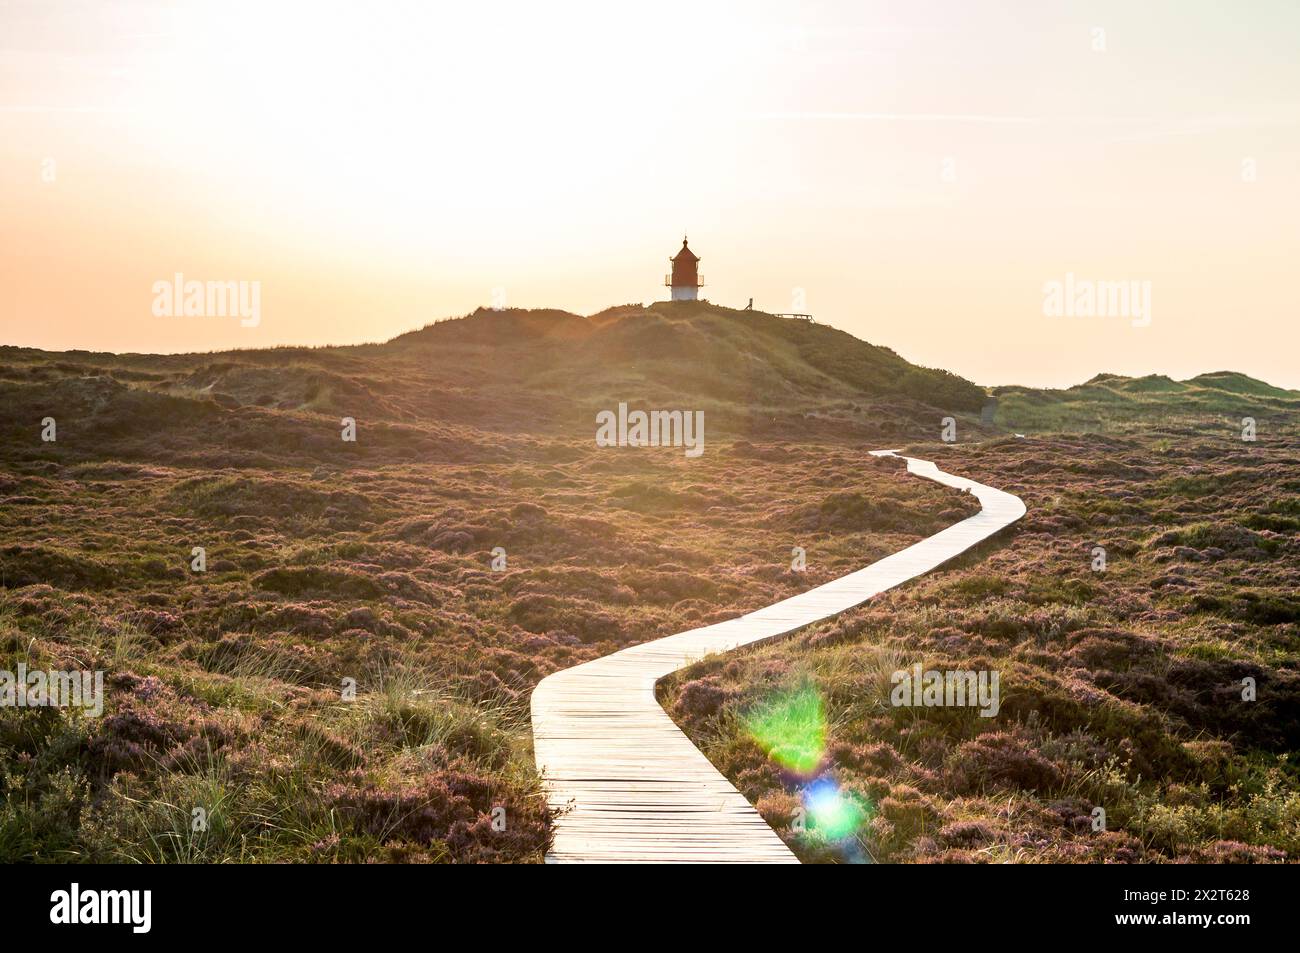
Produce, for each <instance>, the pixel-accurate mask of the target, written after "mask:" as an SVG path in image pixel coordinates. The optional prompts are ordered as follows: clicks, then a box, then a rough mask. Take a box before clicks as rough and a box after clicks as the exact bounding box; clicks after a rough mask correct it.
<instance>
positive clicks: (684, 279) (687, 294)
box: [664, 236, 703, 301]
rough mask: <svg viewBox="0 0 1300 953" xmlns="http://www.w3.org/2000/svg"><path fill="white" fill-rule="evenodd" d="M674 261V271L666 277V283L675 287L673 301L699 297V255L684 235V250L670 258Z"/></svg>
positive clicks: (692, 299)
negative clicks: (688, 245) (691, 247)
mask: <svg viewBox="0 0 1300 953" xmlns="http://www.w3.org/2000/svg"><path fill="white" fill-rule="evenodd" d="M668 260H669V261H671V262H672V263H673V273H672V274H671V275H669V276H668V277H667V278H665V279H664V284H665V285H667V286H668V287H670V288H672V289H673V297H672V300H673V301H695V300H696V299H697V298H698V297H699V289H700V288H702V287H703V285H701V284H700V274H699V270H698V265H699V261H700V259H699V257H698V256H697V255H696V254H695V252H693V251H691V250H690V248H688V247H687V245H686V237H685V236H682V250H681V251H679V252H678V253H677V257H675V258H670V259H668Z"/></svg>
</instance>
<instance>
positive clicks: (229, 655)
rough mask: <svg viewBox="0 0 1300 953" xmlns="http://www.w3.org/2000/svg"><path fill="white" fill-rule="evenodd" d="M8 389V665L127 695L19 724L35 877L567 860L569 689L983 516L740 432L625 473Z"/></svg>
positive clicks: (364, 424)
mask: <svg viewBox="0 0 1300 953" xmlns="http://www.w3.org/2000/svg"><path fill="white" fill-rule="evenodd" d="M332 359H333V358H332V357H331V356H330V355H328V353H327V354H326V355H325V356H323V357H322V360H323V361H329V360H332ZM253 360H254V361H262V360H265V355H258V356H256V357H255V358H253ZM179 361H180V359H178V358H177V359H168V358H155V359H151V362H152V363H151V366H155V367H158V368H163V369H164V370H160V371H157V372H156V373H158V374H163V375H164V376H167V375H171V376H175V375H176V374H180V373H181V371H177V370H166V368H168V366H169V365H171V364H174V363H177V362H179ZM218 363H219V362H218ZM377 367H378V365H371V366H370V368H369V370H370V375H371V376H367V375H362V379H364V380H369V381H371V382H372V383H371V384H369V385H367V386H370V387H378V384H375V383H373V381H374V380H377V379H378V378H379V376H380V375H379V374H378V372H377V371H376V368H377ZM150 373H151V375H152V374H153V373H155V372H150ZM216 373H221V374H224V375H225V377H223V381H224V382H225V384H226V385H227V386H229V384H230V380H231V375H232V373H233V372H232V371H231V370H230V369H229V368H225V369H223V370H221V371H220V372H218V371H208V372H205V373H203V374H199V373H197V372H192V371H189V370H185V371H184V374H185V378H184V379H185V380H186V382H187V383H186V384H185V386H186V387H189V388H196V387H199V386H200V385H202V384H203V383H204V381H206V380H208V379H209V378H210V377H211V375H212V374H216ZM27 375H30V376H31V377H32V378H33V379H34V381H24V382H22V383H15V382H14V378H23V377H25V376H27ZM6 376H7V377H8V379H9V383H8V384H6V385H4V386H5V387H6V388H7V393H8V396H9V397H10V398H11V401H10V406H11V407H13V408H15V414H14V416H12V417H10V418H7V422H6V426H7V427H8V430H7V431H6V433H5V443H4V457H3V460H2V461H0V463H2V466H0V500H3V506H0V586H2V588H0V667H4V668H7V669H11V670H12V669H14V668H15V667H16V666H17V665H18V664H19V663H20V662H22V663H24V664H26V665H28V666H29V667H31V668H34V667H37V666H39V667H42V668H56V669H64V668H66V669H83V668H89V669H98V670H103V671H104V672H105V673H106V682H107V684H106V692H105V711H104V715H103V717H101V718H98V719H96V718H89V717H86V716H84V715H82V714H79V713H77V712H73V711H67V710H59V709H50V708H29V709H17V708H5V709H3V710H0V763H2V764H3V769H2V773H0V857H2V858H3V859H5V860H11V861H12V860H37V861H69V860H72V861H107V862H170V861H186V862H225V861H235V862H278V861H293V862H322V863H328V862H519V861H525V862H531V861H538V860H540V859H541V858H542V856H543V854H544V852H545V850H546V847H547V844H548V842H549V836H550V830H551V826H552V824H553V821H554V817H553V816H552V814H551V813H550V812H549V811H548V810H547V809H546V806H545V803H544V800H543V798H542V796H541V790H540V786H539V779H538V776H537V772H536V769H535V767H534V764H533V758H532V750H531V741H530V738H531V736H530V728H529V723H528V697H529V693H530V691H531V689H532V687H533V686H534V685H535V684H536V683H537V682H538V681H539V680H540V679H541V678H543V677H544V676H545V675H547V674H548V673H550V672H552V671H555V670H557V669H560V668H565V667H568V666H571V665H574V664H577V663H579V662H582V661H585V660H587V659H591V658H596V657H598V656H601V655H604V654H607V653H609V652H612V651H615V650H617V649H618V648H619V647H621V646H624V645H627V644H631V643H632V642H636V641H642V640H645V639H650V638H655V637H658V636H662V635H668V634H671V633H672V632H675V631H679V630H681V629H684V628H688V627H691V626H694V625H700V624H704V623H707V622H710V621H715V620H718V619H722V618H726V617H729V616H731V615H733V614H735V613H736V612H743V611H747V610H750V609H755V608H758V607H760V606H762V605H765V604H767V603H769V602H772V601H775V600H777V599H780V598H782V597H784V596H787V595H791V594H793V593H795V592H798V591H801V590H802V589H804V588H807V587H808V586H811V585H815V584H816V583H818V582H823V581H827V580H829V579H831V578H834V577H835V576H837V575H840V574H842V573H844V572H848V571H850V570H852V569H855V568H857V567H858V566H860V565H861V564H862V562H863V561H864V560H865V559H871V558H878V557H880V556H883V555H885V554H887V553H888V552H890V551H892V550H894V549H897V548H900V547H902V546H905V545H907V544H908V543H910V542H912V541H914V540H916V539H919V538H921V537H923V536H925V535H928V534H930V533H933V532H935V531H936V530H938V529H940V528H942V527H943V526H945V525H947V524H949V523H951V522H953V521H955V520H957V519H960V518H961V517H962V516H964V515H966V514H967V513H969V512H972V511H973V504H972V503H971V501H970V500H968V499H966V498H963V497H961V496H960V495H958V494H954V493H951V492H949V491H946V490H943V489H941V488H939V487H935V486H932V485H927V484H923V483H921V482H920V481H917V480H915V479H914V478H910V477H908V476H907V475H906V474H905V473H904V472H903V471H902V470H901V469H900V468H899V467H898V465H897V464H896V463H894V462H890V461H885V462H882V461H877V460H875V459H874V458H871V457H869V456H867V455H866V454H865V453H864V452H863V450H862V448H861V447H860V446H858V445H855V444H853V443H851V442H849V441H845V440H838V441H832V442H829V443H816V444H813V443H804V442H795V441H786V440H779V441H776V440H765V439H761V438H758V437H757V436H756V437H755V439H753V440H737V439H725V438H721V437H720V438H719V439H718V440H717V441H716V442H712V443H711V444H710V446H709V448H708V451H707V452H706V453H705V454H704V455H703V456H702V457H701V458H699V459H697V460H688V459H686V458H685V457H684V456H683V455H682V454H681V453H680V451H677V450H675V449H673V448H662V449H657V450H656V449H650V450H642V451H637V450H598V449H597V448H596V447H595V445H594V442H592V441H591V439H590V435H589V434H585V431H586V429H589V428H586V427H585V425H584V436H585V439H573V438H570V439H567V440H566V439H560V438H559V437H556V436H554V435H549V436H546V437H545V438H539V437H537V436H535V435H534V434H532V433H530V432H525V431H520V430H517V429H511V428H509V427H503V428H502V429H486V428H487V424H486V422H484V421H482V420H477V421H468V422H457V423H454V424H453V423H447V422H445V421H442V420H437V419H435V420H432V421H423V420H419V419H410V420H405V421H399V420H393V421H392V422H379V423H373V422H371V421H369V420H367V419H366V418H365V417H364V416H362V411H360V410H356V411H354V412H355V413H357V415H358V416H361V417H362V421H361V427H360V433H359V438H358V441H357V443H356V444H347V443H344V442H342V441H341V440H340V428H339V419H338V417H337V416H334V415H333V414H332V413H331V414H326V413H317V412H314V411H313V410H311V409H310V408H306V407H293V408H288V407H286V408H277V407H275V406H273V403H274V402H273V401H261V402H260V403H259V402H258V401H257V400H256V399H255V400H254V401H253V402H252V403H250V404H248V405H243V404H238V403H237V402H232V401H230V400H227V399H225V398H224V397H222V395H220V394H213V393H208V394H206V395H202V394H198V393H189V394H187V395H185V396H179V395H178V394H175V393H173V394H169V395H164V394H162V393H160V390H173V391H175V390H178V388H176V387H172V388H159V387H156V386H155V385H156V384H158V380H157V379H155V377H154V376H150V375H146V376H145V377H144V379H143V381H142V380H139V379H135V378H133V377H132V375H129V374H125V373H124V372H123V370H122V368H121V367H120V366H118V367H112V368H106V367H102V366H99V365H95V366H93V367H92V366H90V365H87V364H77V363H67V364H64V365H62V366H58V367H57V369H54V368H52V367H51V366H50V365H47V364H45V363H42V362H36V363H34V364H32V365H30V366H28V367H27V368H26V369H25V370H24V369H22V368H17V367H12V366H11V367H10V368H9V369H8V372H7V375H6ZM236 378H237V379H238V380H246V381H249V382H252V383H254V384H256V387H273V386H284V380H283V379H281V378H278V377H277V376H276V375H269V374H268V375H265V376H258V375H255V374H253V373H252V372H251V371H249V370H243V371H240V372H239V374H238V375H236ZM287 378H288V379H289V380H292V374H291V373H290V374H288V375H287ZM354 381H355V379H354ZM250 386H251V385H250ZM320 386H321V388H322V390H321V391H318V392H317V393H316V397H317V398H320V394H321V393H322V392H323V389H324V388H326V387H328V388H329V389H330V391H331V393H334V394H336V395H337V394H338V393H340V392H350V391H351V390H352V389H355V388H360V387H362V386H363V385H362V384H360V383H355V382H354V384H353V385H352V386H350V387H344V386H342V385H341V384H340V383H339V382H337V381H333V380H332V379H331V378H328V377H324V378H322V379H321V382H320ZM412 389H413V390H415V389H417V388H415V387H414V385H413V387H412ZM392 400H393V401H394V402H395V406H396V403H397V401H398V398H396V397H393V398H392ZM47 414H50V415H53V416H55V417H56V419H58V421H59V433H58V439H57V441H55V442H53V443H42V442H41V441H40V440H39V438H38V434H39V422H40V420H41V418H42V417H43V416H45V415H47ZM394 416H395V417H397V416H400V414H397V413H395V414H394ZM453 435H454V436H453ZM794 546H801V547H804V548H805V549H806V550H807V552H808V567H807V570H806V571H804V572H796V571H793V570H792V569H791V561H792V556H791V551H792V548H793V547H794ZM195 547H202V549H203V551H204V559H205V563H206V565H205V570H204V571H201V572H200V571H196V570H195V569H194V568H193V560H194V548H195ZM494 553H499V554H500V555H501V557H502V559H503V560H504V563H503V564H499V565H498V566H497V567H496V568H494V565H493V563H494V559H495V558H496V557H495V555H494ZM349 683H351V684H352V685H353V686H354V687H355V696H354V697H351V698H349V697H345V695H346V692H347V688H348V684H349ZM196 810H201V811H202V812H203V814H202V822H203V823H202V827H201V829H199V828H196V827H195V814H194V812H195V811H196Z"/></svg>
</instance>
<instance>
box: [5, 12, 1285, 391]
mask: <svg viewBox="0 0 1300 953" xmlns="http://www.w3.org/2000/svg"><path fill="white" fill-rule="evenodd" d="M1298 50H1300V4H1298V3H1296V2H1295V0H1277V2H1270V0H1251V2H1245V3H1238V4H1225V3H1215V2H1196V0H1167V2H1162V0H1149V2H1141V3H1134V2H1132V0H1124V2H1086V3H1085V2H1080V3H1070V2H1056V0H1023V2H1002V3H991V2H978V0H947V2H892V3H886V2H873V0H845V2H827V3H812V2H805V3H800V2H790V0H787V2H781V3H769V2H763V0H744V2H736V3H712V2H708V0H666V2H660V3H655V4H637V5H629V4H621V3H612V2H609V0H593V2H580V3H575V2H566V0H558V2H553V3H546V4H542V3H537V2H511V3H494V2H491V0H486V2H481V3H475V4H466V3H454V4H452V3H442V2H418V3H416V2H413V3H404V2H402V3H398V2H394V3H384V2H368V3H361V2H356V3H354V4H343V3H328V2H313V3H289V2H277V0H258V2H247V3H246V2H239V0H221V2H212V3H208V2H184V0H182V2H161V0H158V2H154V0H134V2H64V0H8V2H0V249H2V252H0V331H2V333H0V343H5V344H19V345H30V346H37V347H42V348H50V349H70V348H83V349H94V350H113V351H123V350H134V351H190V350H211V349H217V348H229V347H265V346H271V345H277V344H327V343H329V344H343V343H358V342H363V341H376V340H383V339H386V338H389V337H392V336H394V335H396V334H399V333H401V332H403V331H406V330H410V329H411V328H414V327H418V326H421V325H423V324H426V323H428V322H430V321H433V320H436V319H439V318H443V317H449V316H454V315H459V314H464V313H466V312H468V311H470V310H472V309H474V308H475V307H477V306H479V305H489V304H492V303H493V300H494V298H493V296H494V289H500V290H499V291H496V292H495V293H496V294H497V296H498V297H497V300H498V301H500V300H501V297H500V296H501V295H504V302H505V303H506V304H508V305H510V306H519V307H555V308H563V309H566V310H569V311H575V312H578V313H592V312H595V311H598V310H601V309H603V308H605V307H607V306H610V305H615V304H624V303H628V302H633V301H644V302H649V301H653V300H657V299H662V298H665V297H666V296H667V294H666V289H664V288H663V287H662V283H663V278H664V275H665V273H666V272H667V271H668V262H667V258H668V256H670V255H671V254H673V253H674V252H675V251H676V249H677V248H678V247H679V246H680V243H681V237H682V234H683V232H684V231H685V232H688V233H689V235H690V238H691V246H692V248H693V249H695V251H696V252H697V253H698V254H699V255H700V256H701V258H702V261H701V265H700V269H701V272H702V274H703V277H704V281H705V283H706V288H705V289H704V292H703V293H704V295H705V296H706V297H707V298H709V299H710V300H713V301H717V302H719V303H722V304H727V305H732V306H735V307H743V306H744V305H745V303H746V301H747V300H748V299H749V298H751V297H752V298H753V299H754V302H755V306H756V307H759V308H761V309H763V310H767V311H791V310H800V311H808V312H811V313H812V314H813V315H814V316H815V317H816V318H817V319H818V320H819V321H823V322H826V323H829V324H833V325H835V326H836V327H839V328H843V329H844V330H846V331H849V332H851V333H853V334H855V335H857V336H859V337H861V338H864V339H866V340H868V341H871V342H872V343H875V344H881V345H886V346H888V347H891V348H893V349H894V350H896V351H898V352H899V353H900V354H902V355H903V356H904V357H906V358H908V359H909V360H913V361H916V362H918V363H921V364H925V365H928V366H938V367H944V368H948V369H950V370H952V371H955V372H957V373H959V374H962V375H963V376H966V377H969V378H971V379H972V380H975V381H977V382H979V383H981V384H1005V383H1024V384H1036V385H1053V386H1064V385H1069V384H1073V383H1078V382H1080V381H1083V380H1086V379H1087V378H1089V377H1091V376H1092V375H1093V374H1095V373H1098V372H1101V371H1109V372H1115V373H1125V374H1145V373H1152V372H1156V373H1165V374H1169V375H1171V376H1174V377H1180V378H1182V377H1187V376H1191V375H1194V374H1197V373H1201V372H1204V371H1212V370H1221V369H1231V370H1240V371H1244V372H1246V373H1249V374H1251V375H1253V376H1256V377H1261V378H1263V379H1265V380H1268V381H1270V382H1272V383H1275V384H1280V385H1283V386H1289V387H1293V388H1300V360H1298V359H1297V357H1298V356H1300V277H1298V275H1300V55H1297V51H1298ZM177 272H180V273H183V274H184V275H185V277H186V278H192V279H198V280H220V281H257V282H260V284H261V302H262V303H261V308H262V317H261V322H260V324H259V325H258V326H257V327H254V328H245V327H241V326H240V323H239V321H238V319H237V318H229V317H221V316H208V317H158V316H155V315H154V313H153V312H152V310H151V304H152V302H153V292H152V290H151V289H152V286H153V284H154V283H155V282H157V281H159V280H170V279H171V278H172V276H173V275H174V274H175V273H177ZM1067 273H1072V274H1073V275H1074V276H1075V279H1076V281H1078V280H1101V281H1149V282H1150V283H1151V284H1150V287H1151V302H1152V314H1151V322H1150V325H1149V326H1147V327H1134V326H1133V322H1131V321H1130V320H1128V319H1126V318H1123V317H1093V318H1081V317H1075V318H1060V317H1049V316H1047V315H1045V314H1044V291H1043V289H1044V285H1045V283H1047V282H1050V281H1064V279H1065V277H1066V275H1067ZM800 295H802V298H800Z"/></svg>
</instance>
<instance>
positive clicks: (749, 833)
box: [532, 450, 1025, 864]
mask: <svg viewBox="0 0 1300 953" xmlns="http://www.w3.org/2000/svg"><path fill="white" fill-rule="evenodd" d="M874 453H875V455H877V456H880V455H886V454H887V455H891V456H892V455H893V451H889V450H883V451H874ZM905 459H906V460H907V469H908V471H909V472H911V473H914V474H916V475H918V476H922V477H925V478H927V479H930V480H935V481H937V482H939V483H943V484H945V485H947V486H951V487H956V488H958V489H962V490H969V491H970V492H972V493H974V494H975V496H976V497H977V498H978V499H979V501H980V504H981V506H982V507H983V508H982V510H981V511H980V512H979V513H977V514H976V515H974V516H971V517H969V518H967V519H965V520H962V521H961V522H960V523H957V524H955V525H953V526H950V527H948V528H947V529H945V530H942V531H940V532H938V533H935V534H934V535H933V536H931V537H929V538H927V539H923V540H921V541H920V542H919V543H915V544H914V545H912V546H909V547H907V548H906V549H903V550H901V551H899V552H897V553H894V554H892V555H890V556H886V557H885V558H884V559H881V560H879V561H877V562H874V563H872V564H871V565H870V566H868V567H866V568H865V569H860V570H858V571H857V572H853V573H850V574H849V575H847V576H841V577H840V578H839V579H836V580H833V581H832V582H828V583H826V584H825V585H822V586H818V587H816V588H815V589H810V590H808V591H807V592H804V593H801V594H800V595H797V596H793V597H791V598H789V599H784V600H782V601H781V602H778V603H775V604H774V605H770V606H768V607H767V608H764V609H759V610H757V611H756V612H751V613H749V614H748V615H743V616H740V617H739V618H735V619H729V620H727V621H726V622H719V623H717V624H715V625H709V626H704V627H703V628H699V629H691V630H690V631H688V632H682V633H679V634H677V635H670V636H668V637H667V638H662V639H656V640H655V641H653V642H646V643H644V644H642V645H634V646H631V647H629V648H626V649H622V650H621V651H618V652H615V653H614V654H613V655H607V656H605V657H604V658H599V659H595V660H594V661H591V662H585V663H583V664H582V665H576V666H574V667H573V668H569V669H564V670H563V671H559V672H555V673H554V674H552V675H550V676H548V677H546V678H544V679H543V680H542V681H541V683H539V684H538V686H537V688H535V689H534V690H533V695H532V721H533V739H534V746H535V750H536V757H537V767H538V769H539V770H540V771H541V773H542V777H543V783H544V785H545V788H546V793H547V800H548V803H549V804H550V805H551V806H552V807H554V808H566V807H567V808H569V810H568V813H566V814H565V815H564V816H562V817H561V818H560V819H559V820H558V821H557V824H556V832H555V842H554V845H553V847H552V850H551V853H550V854H548V855H547V861H548V862H551V863H557V862H596V863H670V862H692V861H694V862H707V863H725V862H735V863H787V864H793V863H798V861H797V860H796V858H795V856H794V854H793V853H791V851H790V849H789V848H788V847H786V845H785V843H784V842H783V841H782V840H781V838H779V837H778V836H777V835H776V833H775V832H774V831H773V830H772V829H771V828H770V827H768V826H767V824H766V823H765V822H764V821H763V819H762V818H761V817H759V815H758V812H757V811H755V810H754V808H753V806H752V805H750V803H749V802H748V801H747V800H745V798H744V797H743V796H742V795H741V794H740V792H739V791H737V790H736V789H735V788H734V787H732V785H731V784H730V782H728V781H727V779H726V778H724V777H723V776H722V775H721V774H719V773H718V770H717V769H716V768H714V767H713V765H712V764H710V763H709V760H708V759H707V758H706V757H704V755H703V754H701V753H700V751H699V749H698V748H696V747H695V746H694V745H693V744H691V742H690V739H688V738H687V737H686V735H684V734H683V733H682V731H681V729H680V728H678V727H677V726H676V725H675V724H674V723H673V721H672V719H671V718H669V717H668V714H667V713H666V712H665V711H664V710H663V708H662V707H661V706H660V704H659V702H658V701H657V700H656V699H655V683H656V682H657V681H659V679H661V678H663V677H664V676H665V675H668V674H670V673H672V672H674V671H676V670H677V669H679V668H682V667H684V666H686V665H690V664H691V663H693V662H696V661H699V660H700V659H701V658H703V657H704V656H706V655H709V654H712V653H716V652H727V651H730V650H731V649H735V648H738V647H740V646H742V645H752V644H753V643H755V642H761V641H763V640H764V639H770V638H774V637H775V636H778V635H784V634H786V633H789V632H793V631H794V630H796V629H800V628H802V627H804V626H806V625H810V624H811V623H813V622H817V621H819V620H821V619H825V618H828V617H830V616H833V615H836V614H837V613H840V612H843V611H844V610H845V609H851V608H853V607H854V606H856V605H860V604H861V603H863V602H866V601H867V600H868V599H870V598H871V597H872V596H874V595H876V594H877V593H880V592H884V591H885V590H886V589H890V588H893V587H894V586H897V585H899V584H900V583H903V582H906V581H907V580H909V579H913V578H915V577H916V576H919V575H921V574H923V573H926V572H929V571H930V570H931V569H934V568H935V567H936V566H939V565H942V564H943V563H945V562H947V561H948V560H949V559H952V558H953V557H954V556H957V555H959V554H960V553H962V552H964V551H965V550H967V549H969V548H970V547H972V546H974V545H976V544H977V543H979V542H981V541H983V540H985V539H988V538H989V537H990V536H992V535H993V534H994V533H996V532H998V531H999V530H1001V529H1003V528H1004V527H1007V526H1009V525H1011V524H1012V523H1014V522H1015V521H1016V520H1018V519H1020V517H1022V516H1024V514H1025V505H1024V504H1023V503H1022V502H1021V501H1020V499H1019V498H1018V497H1015V496H1012V495H1011V494H1010V493H1004V492H1002V491H1001V490H995V489H993V488H991V487H987V486H983V485H981V484H979V483H976V482H974V481H973V480H966V479H963V478H961V477H955V476H952V475H951V474H948V473H944V472H943V471H942V470H940V469H939V468H938V467H936V466H935V465H934V464H933V463H929V462H927V461H925V460H916V459H913V458H911V457H907V458H905Z"/></svg>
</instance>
